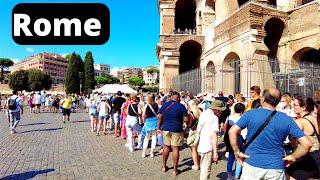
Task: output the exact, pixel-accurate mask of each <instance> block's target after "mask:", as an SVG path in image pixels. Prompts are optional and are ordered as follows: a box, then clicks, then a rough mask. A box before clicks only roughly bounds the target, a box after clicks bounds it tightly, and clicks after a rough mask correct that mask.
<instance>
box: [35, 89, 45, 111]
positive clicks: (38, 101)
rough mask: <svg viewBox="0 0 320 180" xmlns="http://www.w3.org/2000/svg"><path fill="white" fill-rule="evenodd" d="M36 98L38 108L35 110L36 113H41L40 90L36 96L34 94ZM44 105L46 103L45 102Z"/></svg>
mask: <svg viewBox="0 0 320 180" xmlns="http://www.w3.org/2000/svg"><path fill="white" fill-rule="evenodd" d="M34 98H35V105H36V107H35V108H36V110H35V112H36V113H40V108H41V94H40V92H39V93H37V94H36V95H35V96H34ZM43 105H44V104H43Z"/></svg>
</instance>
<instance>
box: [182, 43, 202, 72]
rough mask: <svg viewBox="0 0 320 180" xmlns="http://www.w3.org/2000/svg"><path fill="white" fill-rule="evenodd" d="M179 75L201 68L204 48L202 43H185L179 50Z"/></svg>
mask: <svg viewBox="0 0 320 180" xmlns="http://www.w3.org/2000/svg"><path fill="white" fill-rule="evenodd" d="M179 52H180V57H179V74H181V73H184V72H187V71H190V70H192V69H196V68H199V67H200V56H201V53H202V46H201V44H200V43H198V42H196V41H193V40H189V41H186V42H184V43H183V44H182V45H181V46H180V49H179Z"/></svg>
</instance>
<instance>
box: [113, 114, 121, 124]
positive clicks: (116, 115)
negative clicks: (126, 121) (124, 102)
mask: <svg viewBox="0 0 320 180" xmlns="http://www.w3.org/2000/svg"><path fill="white" fill-rule="evenodd" d="M113 120H114V123H116V124H120V122H121V119H120V113H119V112H115V113H114V114H113Z"/></svg>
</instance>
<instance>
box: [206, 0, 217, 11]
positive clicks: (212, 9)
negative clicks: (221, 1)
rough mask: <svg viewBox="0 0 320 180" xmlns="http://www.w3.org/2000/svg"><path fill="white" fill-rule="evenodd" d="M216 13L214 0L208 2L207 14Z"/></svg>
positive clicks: (207, 0)
mask: <svg viewBox="0 0 320 180" xmlns="http://www.w3.org/2000/svg"><path fill="white" fill-rule="evenodd" d="M214 11H215V2H214V0H206V6H205V12H209V13H213V12H214Z"/></svg>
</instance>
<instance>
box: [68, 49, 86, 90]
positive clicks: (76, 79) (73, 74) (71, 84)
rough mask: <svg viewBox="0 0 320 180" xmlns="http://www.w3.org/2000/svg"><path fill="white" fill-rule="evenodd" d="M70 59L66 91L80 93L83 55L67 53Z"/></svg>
mask: <svg viewBox="0 0 320 180" xmlns="http://www.w3.org/2000/svg"><path fill="white" fill-rule="evenodd" d="M66 58H67V59H68V68H67V73H66V77H65V91H66V93H67V94H74V93H78V94H79V93H80V78H81V76H82V74H81V67H79V66H80V64H81V62H80V61H82V59H81V56H80V55H79V54H76V53H75V52H73V53H72V54H71V55H70V56H69V55H67V56H66Z"/></svg>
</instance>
